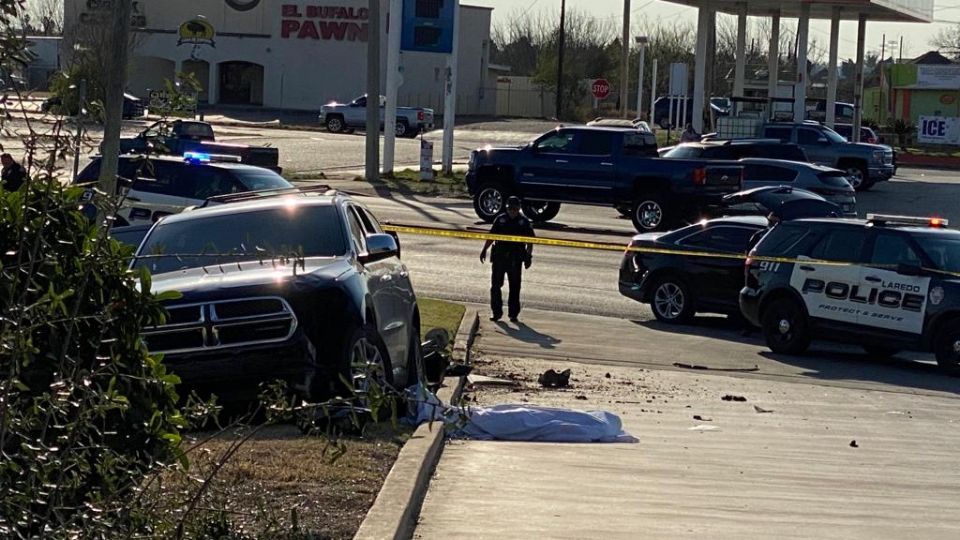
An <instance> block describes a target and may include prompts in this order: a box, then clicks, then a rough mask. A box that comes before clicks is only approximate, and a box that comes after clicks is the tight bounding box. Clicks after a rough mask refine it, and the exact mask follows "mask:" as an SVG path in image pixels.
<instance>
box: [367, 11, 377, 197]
mask: <svg viewBox="0 0 960 540" xmlns="http://www.w3.org/2000/svg"><path fill="white" fill-rule="evenodd" d="M369 9H370V15H369V21H370V28H369V32H367V36H368V38H367V155H366V160H365V163H366V177H367V180H368V181H373V180H379V179H380V0H369Z"/></svg>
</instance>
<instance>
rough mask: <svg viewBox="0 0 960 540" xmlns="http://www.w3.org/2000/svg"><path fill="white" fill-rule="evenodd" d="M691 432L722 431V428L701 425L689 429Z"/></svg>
mask: <svg viewBox="0 0 960 540" xmlns="http://www.w3.org/2000/svg"><path fill="white" fill-rule="evenodd" d="M689 430H690V431H720V428H718V427H717V426H705V425H703V424H699V425H696V426H693V427H692V428H689Z"/></svg>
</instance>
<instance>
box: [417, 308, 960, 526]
mask: <svg viewBox="0 0 960 540" xmlns="http://www.w3.org/2000/svg"><path fill="white" fill-rule="evenodd" d="M526 318H527V324H529V325H530V326H531V327H532V326H534V325H535V324H537V320H536V317H534V316H532V314H529V313H527V314H526ZM579 322H580V325H581V326H580V330H579V334H580V335H586V336H590V338H589V339H591V340H592V341H593V343H595V344H600V343H603V342H604V340H605V339H607V336H605V335H597V334H596V333H594V328H593V327H590V326H588V325H587V324H586V323H585V321H584V320H580V321H579ZM482 331H483V332H484V335H483V336H482V337H481V338H480V345H479V346H480V360H478V363H477V371H478V372H480V373H483V374H488V375H495V376H500V377H505V378H510V379H513V380H516V381H521V385H520V386H519V387H518V388H515V389H504V388H498V387H482V388H481V389H480V390H478V391H477V392H476V394H475V395H476V399H477V404H478V405H490V404H494V403H518V402H519V403H530V404H540V405H549V406H559V407H568V408H577V409H606V410H610V411H612V412H615V413H617V414H619V415H621V418H622V419H623V421H624V426H625V428H626V430H627V431H628V432H630V433H631V434H632V435H634V436H636V437H638V438H639V439H640V442H639V443H638V444H594V445H572V444H545V443H503V442H478V441H470V442H463V441H460V442H453V443H451V444H450V446H449V447H448V448H447V449H446V451H445V453H444V455H443V458H442V460H441V462H440V464H439V466H438V468H437V471H436V473H435V476H434V478H433V481H432V483H431V486H430V490H429V493H428V495H427V498H426V500H425V502H424V506H423V510H422V512H421V518H420V524H419V527H418V530H417V534H416V537H417V538H658V539H659V538H697V539H702V538H738V539H743V538H758V539H759V538H778V539H779V538H836V539H851V538H864V539H867V538H869V539H874V538H907V537H914V538H924V539H928V538H944V539H947V538H960V518H958V517H957V516H958V515H960V498H958V497H957V494H958V493H960V467H957V459H956V455H957V447H958V446H960V409H958V406H960V399H958V398H957V394H956V393H955V392H949V391H934V392H928V393H926V394H924V395H917V394H914V393H910V392H907V393H902V392H897V391H891V390H890V389H888V388H885V387H882V386H878V387H876V389H870V388H845V387H839V386H824V385H822V384H798V383H796V382H788V381H789V379H785V380H771V379H769V378H764V377H744V376H739V375H738V376H736V377H734V376H730V375H727V374H724V375H720V374H714V373H710V372H704V371H671V370H661V369H655V370H649V369H644V368H641V367H633V366H609V365H597V364H596V363H592V364H584V363H577V362H569V361H563V360H559V359H558V358H552V359H551V358H548V359H532V358H524V357H522V355H521V354H515V355H513V356H509V355H505V354H502V353H501V352H497V353H491V352H489V351H487V352H484V351H486V348H487V345H486V344H485V342H490V341H494V342H497V341H502V339H503V338H499V337H494V338H493V339H491V335H492V334H496V332H493V331H492V330H491V325H490V323H486V322H485V323H484V325H483V328H482ZM555 337H556V336H555ZM560 338H561V339H564V340H566V339H568V338H569V334H564V335H561V336H560ZM664 339H665V338H664V337H663V336H661V341H663V340H664ZM564 343H566V341H563V342H560V343H554V344H553V345H554V347H561V346H562V345H563V344H564ZM703 345H704V347H706V346H707V344H703ZM660 346H663V344H662V343H661V344H660ZM706 350H709V349H705V350H704V352H706ZM641 351H642V349H641ZM641 351H637V352H638V353H639V352H641ZM541 358H542V356H541ZM547 368H554V369H565V368H570V369H572V371H573V378H572V388H569V389H564V390H544V389H541V388H539V387H538V386H537V385H536V383H535V381H536V377H537V374H538V373H542V372H543V371H544V370H545V369H547ZM725 395H731V396H738V397H743V398H745V399H746V402H739V401H724V400H723V399H722V397H723V396H725Z"/></svg>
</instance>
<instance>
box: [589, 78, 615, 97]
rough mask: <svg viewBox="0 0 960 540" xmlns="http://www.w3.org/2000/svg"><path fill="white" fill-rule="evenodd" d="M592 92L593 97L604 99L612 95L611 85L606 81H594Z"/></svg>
mask: <svg viewBox="0 0 960 540" xmlns="http://www.w3.org/2000/svg"><path fill="white" fill-rule="evenodd" d="M590 90H591V91H592V92H593V97H595V98H597V99H604V98H605V97H607V96H609V95H610V83H608V82H607V80H606V79H597V80H595V81H593V85H591V87H590Z"/></svg>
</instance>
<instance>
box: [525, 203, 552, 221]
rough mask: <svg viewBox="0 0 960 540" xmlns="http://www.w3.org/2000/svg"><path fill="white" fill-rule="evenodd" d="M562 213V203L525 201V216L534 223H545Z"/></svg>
mask: <svg viewBox="0 0 960 540" xmlns="http://www.w3.org/2000/svg"><path fill="white" fill-rule="evenodd" d="M559 213H560V203H555V202H546V201H524V202H523V215H525V216H527V219H529V220H530V221H532V222H534V223H544V222H547V221H550V220H551V219H553V218H555V217H557V214H559Z"/></svg>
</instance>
